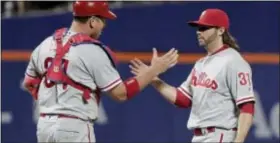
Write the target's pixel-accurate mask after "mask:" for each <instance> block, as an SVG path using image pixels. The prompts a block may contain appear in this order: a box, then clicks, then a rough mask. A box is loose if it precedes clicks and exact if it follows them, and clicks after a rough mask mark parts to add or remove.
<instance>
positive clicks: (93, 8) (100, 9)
mask: <svg viewBox="0 0 280 143" xmlns="http://www.w3.org/2000/svg"><path fill="white" fill-rule="evenodd" d="M72 6H73V15H74V16H94V15H96V16H101V17H103V18H106V19H116V18H117V16H116V15H115V14H114V13H113V12H112V11H111V10H110V9H109V5H108V2H107V1H75V2H74V3H73V5H72Z"/></svg>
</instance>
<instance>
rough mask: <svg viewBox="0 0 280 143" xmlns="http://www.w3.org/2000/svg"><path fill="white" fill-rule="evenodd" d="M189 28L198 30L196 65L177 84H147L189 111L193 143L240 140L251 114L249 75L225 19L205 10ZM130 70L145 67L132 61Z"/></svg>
mask: <svg viewBox="0 0 280 143" xmlns="http://www.w3.org/2000/svg"><path fill="white" fill-rule="evenodd" d="M189 25H190V26H192V27H196V28H197V38H198V42H199V45H200V46H203V47H204V48H205V49H206V51H207V55H206V56H205V57H203V58H201V59H199V60H198V61H196V63H195V65H194V67H193V69H192V71H191V73H190V74H189V76H188V77H187V79H186V81H184V82H183V83H182V84H181V86H179V87H173V86H171V85H168V84H167V83H165V82H164V81H163V80H161V79H159V78H155V79H154V80H153V82H152V85H153V86H154V87H155V89H157V90H158V91H159V92H160V93H161V94H162V95H163V96H164V97H165V98H166V99H167V100H168V101H170V102H171V103H172V104H175V105H177V106H178V107H183V108H189V107H191V113H190V117H189V120H188V123H187V127H188V129H190V130H193V132H194V136H193V139H192V142H233V141H234V142H244V141H245V138H246V136H247V133H248V131H249V129H250V127H251V124H252V120H253V114H254V101H255V99H254V94H253V84H252V71H251V68H250V65H249V64H248V63H247V62H246V61H245V60H244V59H243V58H242V56H241V55H240V53H239V52H238V50H239V47H238V45H237V44H236V42H235V41H234V39H233V37H232V36H231V35H230V33H229V18H228V15H227V14H226V13H225V12H224V11H222V10H220V9H207V10H205V11H203V12H202V14H201V16H200V18H199V20H198V21H191V22H189ZM152 63H153V60H152ZM130 68H131V69H132V73H134V74H135V75H139V74H141V73H142V72H143V71H145V68H148V66H147V65H145V64H144V63H143V62H141V61H140V60H138V59H136V60H132V61H131V65H130Z"/></svg>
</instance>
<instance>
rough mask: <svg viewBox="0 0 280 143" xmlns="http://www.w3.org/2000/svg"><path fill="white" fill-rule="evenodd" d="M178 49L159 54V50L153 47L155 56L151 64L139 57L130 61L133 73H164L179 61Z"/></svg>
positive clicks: (155, 74)
mask: <svg viewBox="0 0 280 143" xmlns="http://www.w3.org/2000/svg"><path fill="white" fill-rule="evenodd" d="M178 58H179V55H178V50H176V49H175V48H172V49H171V50H169V51H168V52H167V53H166V54H164V55H162V56H160V57H159V56H158V53H157V50H156V49H155V48H153V56H152V59H151V63H150V65H147V64H145V63H143V62H142V61H141V60H139V59H138V58H135V59H133V60H131V61H130V65H129V67H130V69H131V73H132V74H134V75H135V76H139V75H142V74H146V73H152V75H154V76H155V77H157V76H158V75H160V74H161V73H164V72H165V71H166V70H167V69H169V68H171V67H173V66H175V65H176V64H177V62H178Z"/></svg>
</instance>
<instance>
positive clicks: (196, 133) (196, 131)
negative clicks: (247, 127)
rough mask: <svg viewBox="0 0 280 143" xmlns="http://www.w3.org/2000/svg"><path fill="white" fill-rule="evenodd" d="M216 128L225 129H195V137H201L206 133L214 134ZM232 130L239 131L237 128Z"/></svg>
mask: <svg viewBox="0 0 280 143" xmlns="http://www.w3.org/2000/svg"><path fill="white" fill-rule="evenodd" d="M216 128H217V129H223V128H219V127H206V128H204V129H202V128H195V129H194V135H196V136H201V135H203V134H206V133H212V132H215V129H216ZM230 130H232V131H237V128H232V129H230ZM204 131H206V133H205V132H204Z"/></svg>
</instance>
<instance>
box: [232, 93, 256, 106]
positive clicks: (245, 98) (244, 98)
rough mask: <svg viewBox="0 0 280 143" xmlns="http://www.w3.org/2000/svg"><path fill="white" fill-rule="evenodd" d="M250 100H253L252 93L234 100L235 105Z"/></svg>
mask: <svg viewBox="0 0 280 143" xmlns="http://www.w3.org/2000/svg"><path fill="white" fill-rule="evenodd" d="M251 101H255V98H254V96H253V95H249V96H245V97H242V98H239V99H237V100H236V105H240V104H243V103H246V102H251Z"/></svg>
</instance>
